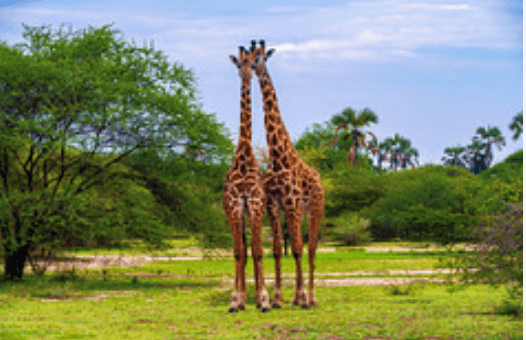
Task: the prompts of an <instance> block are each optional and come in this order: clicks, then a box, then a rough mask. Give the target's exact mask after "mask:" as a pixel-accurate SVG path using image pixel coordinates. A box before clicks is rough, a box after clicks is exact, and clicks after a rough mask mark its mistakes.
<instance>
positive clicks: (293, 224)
mask: <svg viewBox="0 0 526 340" xmlns="http://www.w3.org/2000/svg"><path fill="white" fill-rule="evenodd" d="M286 209H287V212H286V213H287V223H288V225H289V230H290V236H291V238H292V247H291V248H292V254H293V255H294V260H295V261H296V291H295V293H294V300H293V302H292V303H293V304H294V305H301V306H302V307H304V308H307V307H308V306H307V292H306V291H305V287H304V284H303V273H302V270H301V258H302V255H303V237H302V235H301V209H300V208H299V207H298V206H297V205H296V206H294V207H291V208H286Z"/></svg>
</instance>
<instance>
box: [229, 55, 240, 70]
mask: <svg viewBox="0 0 526 340" xmlns="http://www.w3.org/2000/svg"><path fill="white" fill-rule="evenodd" d="M230 60H231V61H232V62H233V63H234V65H236V66H237V67H238V68H239V63H238V62H237V58H236V57H234V56H233V55H231V56H230Z"/></svg>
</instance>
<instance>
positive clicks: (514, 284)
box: [446, 202, 523, 313]
mask: <svg viewBox="0 0 526 340" xmlns="http://www.w3.org/2000/svg"><path fill="white" fill-rule="evenodd" d="M522 222H523V204H522V202H518V203H515V204H510V205H508V209H507V211H505V212H503V213H494V214H492V215H489V216H486V217H485V218H483V220H482V223H481V224H480V225H479V226H478V227H477V228H475V230H474V232H473V233H474V236H475V237H476V238H477V239H478V240H479V241H478V244H477V245H476V248H475V250H474V252H473V253H471V254H463V255H462V256H453V257H452V258H451V259H450V260H448V261H446V266H448V267H450V268H455V269H457V271H459V272H461V273H462V277H461V281H462V282H463V283H464V284H469V283H478V282H483V283H489V284H492V285H506V288H507V290H508V294H509V298H508V299H507V300H505V301H504V305H505V306H507V307H506V308H505V309H506V310H510V308H511V310H518V309H519V307H518V306H520V310H521V311H522V296H523V288H522V287H523V224H522ZM510 306H511V307H510ZM513 313H515V312H513ZM521 313H522V312H521Z"/></svg>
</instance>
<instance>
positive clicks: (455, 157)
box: [442, 145, 466, 168]
mask: <svg viewBox="0 0 526 340" xmlns="http://www.w3.org/2000/svg"><path fill="white" fill-rule="evenodd" d="M465 151H466V148H465V147H463V146H460V145H458V146H453V147H450V148H445V149H444V153H445V154H446V155H447V156H448V157H450V158H448V157H446V156H444V157H442V161H443V162H444V165H456V166H459V167H461V168H465V167H466V164H465V163H464V162H463V161H462V160H461V159H460V157H461V155H462V154H463V153H464V152H465Z"/></svg>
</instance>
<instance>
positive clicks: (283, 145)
mask: <svg viewBox="0 0 526 340" xmlns="http://www.w3.org/2000/svg"><path fill="white" fill-rule="evenodd" d="M252 44H254V42H253V43H252ZM273 52H274V49H270V50H268V51H265V41H264V40H261V41H260V46H259V48H257V49H256V55H255V58H254V66H253V68H254V70H255V73H256V76H257V77H258V80H259V86H260V90H261V94H262V96H263V110H264V112H265V130H266V135H267V145H268V152H269V169H268V171H267V173H266V174H265V177H264V181H265V194H266V195H267V211H268V214H269V218H270V222H271V225H272V231H273V234H274V257H275V266H276V290H275V294H274V299H273V301H272V306H273V307H275V308H279V307H280V306H281V297H282V293H281V256H282V255H281V252H282V249H281V225H280V220H279V210H280V207H282V208H283V209H284V210H285V215H286V219H287V223H288V226H289V230H290V234H291V238H292V247H291V248H292V254H293V255H294V259H295V260H296V292H295V295H294V301H293V303H294V304H295V305H297V304H301V305H302V307H304V308H308V307H311V306H313V305H314V304H315V300H314V258H315V256H316V248H317V237H318V228H319V224H320V220H321V218H322V215H323V209H324V199H323V187H322V185H321V181H320V176H319V174H318V172H317V171H316V170H315V169H313V168H311V167H309V166H308V165H307V164H305V163H304V162H303V161H302V160H301V159H300V157H299V156H298V154H297V152H296V149H294V146H293V145H292V141H291V140H290V137H289V134H288V132H287V129H286V128H285V125H284V124H283V120H282V119H281V115H280V112H279V108H278V102H277V98H276V91H275V89H274V86H273V84H272V80H271V78H270V75H269V72H268V69H267V64H266V63H267V59H268V58H269V57H270V56H271V55H272V53H273ZM305 213H307V216H308V223H309V265H310V275H309V297H308V300H307V294H306V291H305V288H304V283H303V276H302V271H301V258H302V252H303V238H302V235H301V220H302V217H303V215H304V214H305Z"/></svg>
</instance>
